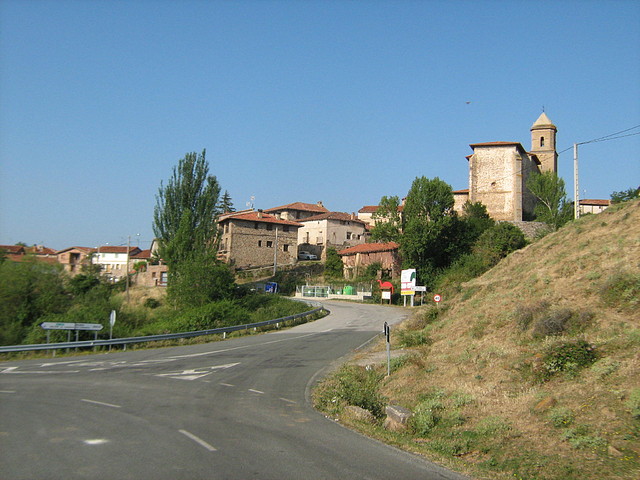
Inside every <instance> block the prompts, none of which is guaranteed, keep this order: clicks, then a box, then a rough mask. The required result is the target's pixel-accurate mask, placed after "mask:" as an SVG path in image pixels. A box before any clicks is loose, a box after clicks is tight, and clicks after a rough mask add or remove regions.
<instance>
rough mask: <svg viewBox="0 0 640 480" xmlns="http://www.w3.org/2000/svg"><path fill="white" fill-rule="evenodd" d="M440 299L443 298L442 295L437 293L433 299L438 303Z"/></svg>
mask: <svg viewBox="0 0 640 480" xmlns="http://www.w3.org/2000/svg"><path fill="white" fill-rule="evenodd" d="M440 300H442V297H441V296H440V295H438V294H437V293H436V294H435V295H434V296H433V301H434V302H436V303H438V302H439V301H440Z"/></svg>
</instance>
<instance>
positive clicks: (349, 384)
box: [316, 365, 385, 418]
mask: <svg viewBox="0 0 640 480" xmlns="http://www.w3.org/2000/svg"><path fill="white" fill-rule="evenodd" d="M382 378H383V375H382V374H380V373H377V372H376V371H375V370H367V369H365V368H363V367H359V366H356V365H345V366H343V367H342V368H341V369H340V370H339V371H338V372H336V373H335V374H334V375H333V377H332V378H331V380H330V381H329V382H325V384H324V386H323V388H322V389H320V390H319V391H318V392H316V393H317V395H316V404H317V405H318V406H319V408H322V409H324V410H329V411H331V412H332V413H338V412H337V411H338V410H339V407H340V406H341V405H355V406H357V407H360V408H364V409H365V410H368V411H369V412H371V413H372V414H373V415H374V416H375V417H376V418H382V417H383V416H384V405H385V402H384V398H383V397H382V395H380V393H379V392H378V386H379V384H380V381H381V380H382ZM336 407H338V408H336Z"/></svg>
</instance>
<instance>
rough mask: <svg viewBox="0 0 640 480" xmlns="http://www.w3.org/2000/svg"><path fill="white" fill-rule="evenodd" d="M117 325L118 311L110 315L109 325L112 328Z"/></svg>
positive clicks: (113, 311) (112, 311)
mask: <svg viewBox="0 0 640 480" xmlns="http://www.w3.org/2000/svg"><path fill="white" fill-rule="evenodd" d="M115 324H116V311H115V310H111V314H110V315H109V325H111V326H112V327H113V326H114V325H115Z"/></svg>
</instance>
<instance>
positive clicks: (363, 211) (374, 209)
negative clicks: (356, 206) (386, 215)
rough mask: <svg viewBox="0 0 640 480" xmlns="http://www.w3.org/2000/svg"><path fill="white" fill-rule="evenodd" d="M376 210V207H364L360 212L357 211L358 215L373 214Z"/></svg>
mask: <svg viewBox="0 0 640 480" xmlns="http://www.w3.org/2000/svg"><path fill="white" fill-rule="evenodd" d="M378 208H379V207H378V205H365V206H364V207H362V208H361V209H360V210H358V213H374V212H375V211H376V210H378Z"/></svg>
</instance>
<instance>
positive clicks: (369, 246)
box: [338, 242, 400, 256]
mask: <svg viewBox="0 0 640 480" xmlns="http://www.w3.org/2000/svg"><path fill="white" fill-rule="evenodd" d="M398 248H400V245H398V244H397V243H396V242H387V243H361V244H360V245H356V246H355V247H349V248H345V249H344V250H340V251H339V252H338V255H344V256H348V255H355V254H356V253H374V252H391V251H393V250H398Z"/></svg>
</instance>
